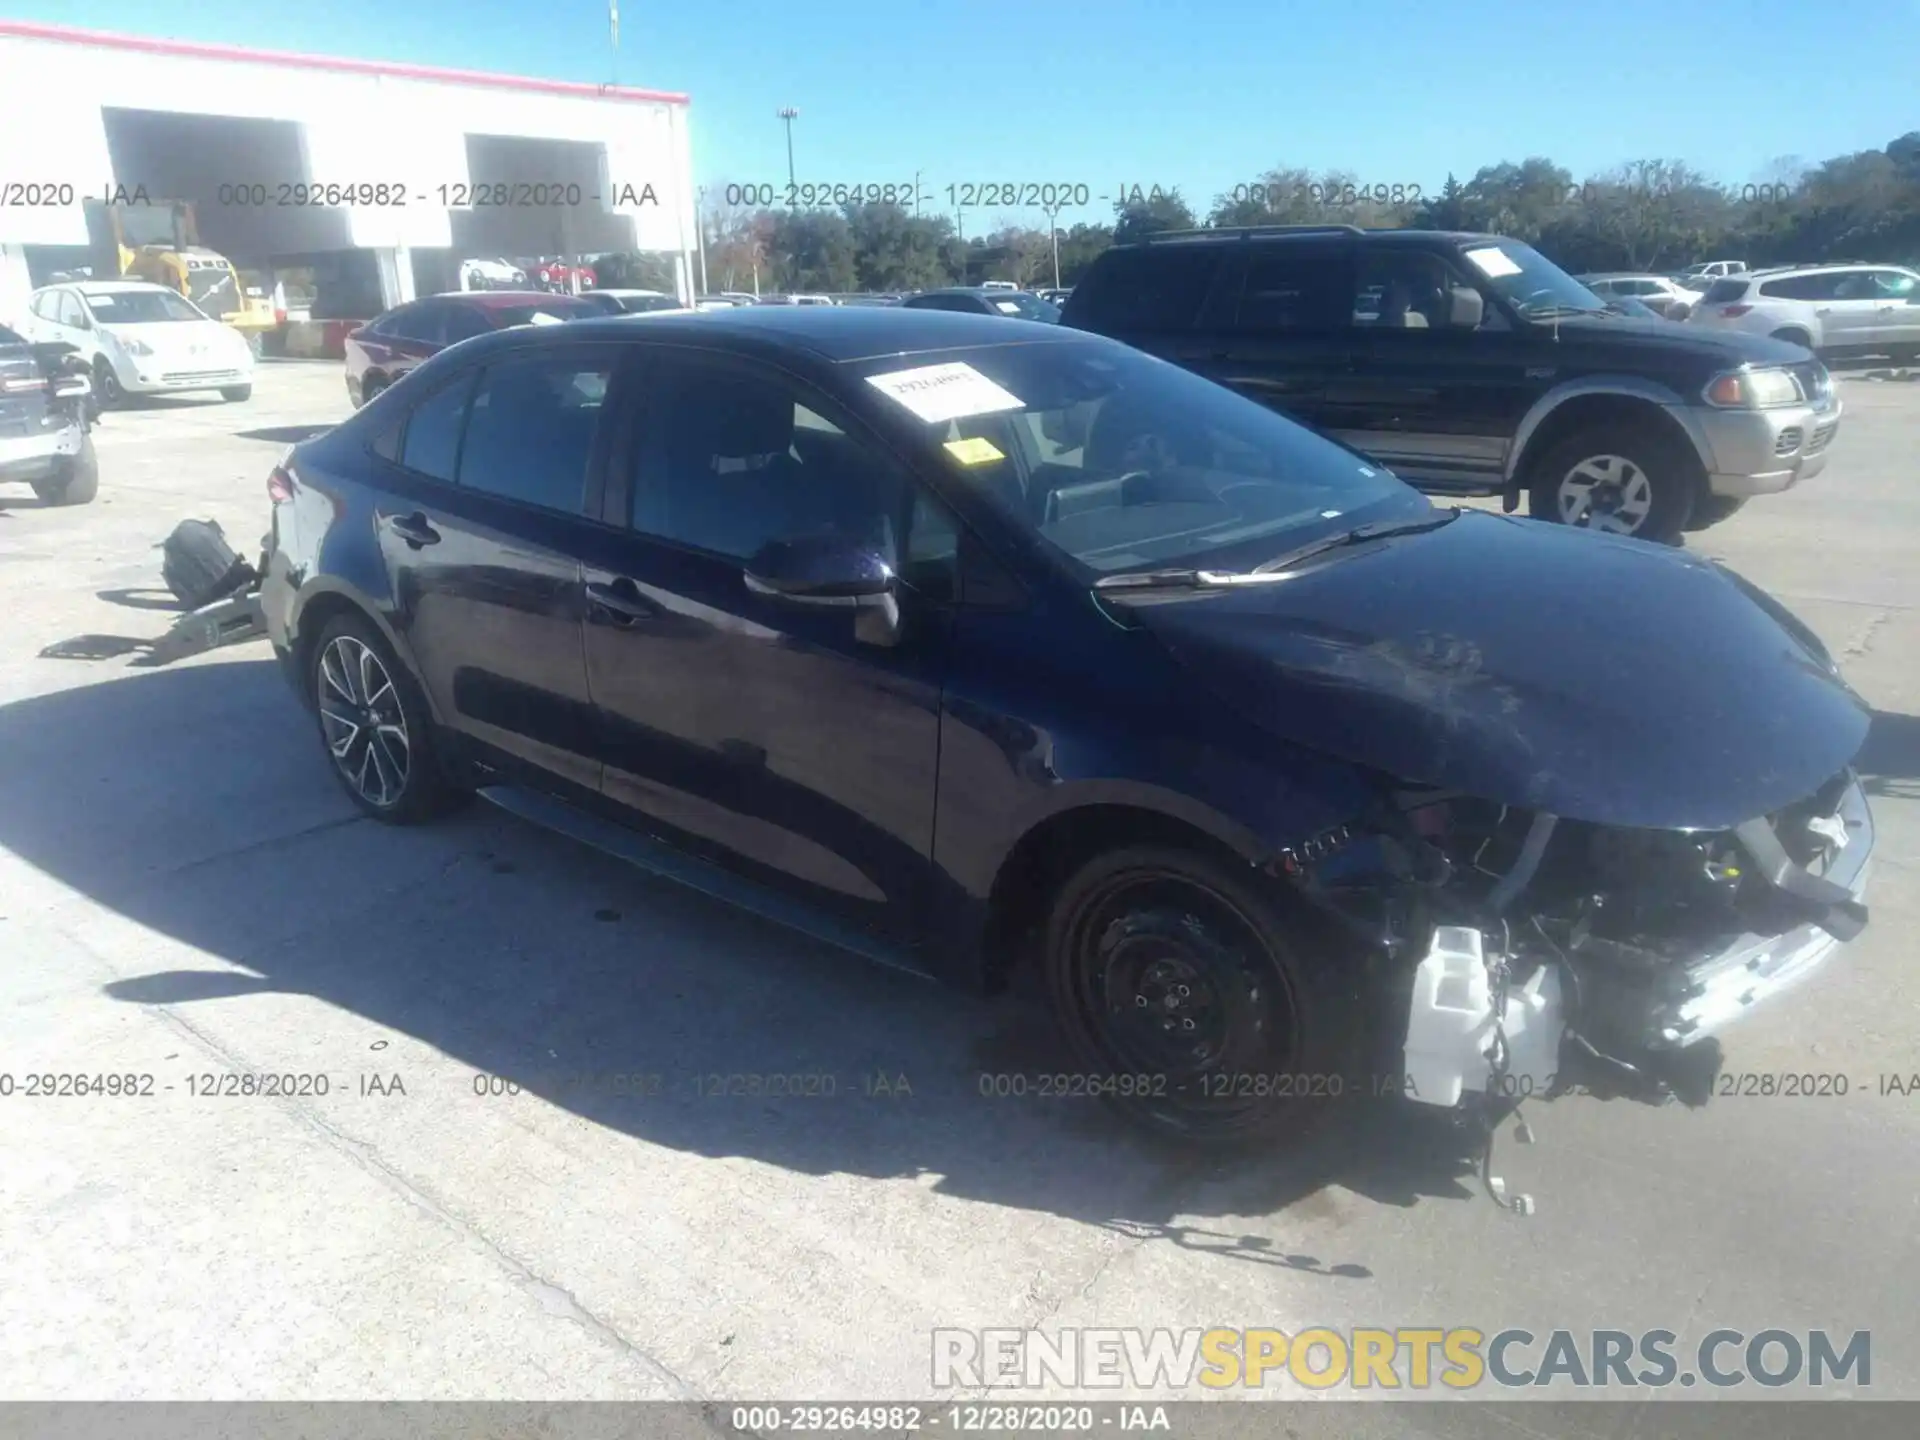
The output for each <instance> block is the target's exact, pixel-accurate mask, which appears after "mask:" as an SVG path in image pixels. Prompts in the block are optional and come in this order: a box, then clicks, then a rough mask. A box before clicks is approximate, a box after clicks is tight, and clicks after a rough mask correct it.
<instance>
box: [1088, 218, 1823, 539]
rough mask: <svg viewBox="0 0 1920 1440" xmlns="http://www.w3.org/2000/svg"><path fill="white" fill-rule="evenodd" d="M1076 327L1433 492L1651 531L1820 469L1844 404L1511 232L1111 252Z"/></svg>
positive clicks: (1761, 343)
mask: <svg viewBox="0 0 1920 1440" xmlns="http://www.w3.org/2000/svg"><path fill="white" fill-rule="evenodd" d="M1062 323H1063V324H1065V325H1069V326H1073V327H1075V328H1078V329H1082V330H1091V331H1094V332H1096V333H1098V334H1102V335H1108V336H1112V337H1113V338H1115V339H1119V340H1125V341H1127V342H1128V343H1129V344H1132V345H1136V346H1138V347H1140V348H1141V349H1144V350H1148V351H1150V352H1152V353H1153V354H1156V355H1159V356H1161V357H1163V358H1165V359H1168V360H1172V361H1175V362H1177V363H1178V364H1181V365H1185V366H1187V367H1188V368H1189V369H1192V370H1194V371H1196V372H1198V373H1199V374H1202V375H1205V376H1207V377H1209V378H1210V379H1214V380H1217V381H1219V382H1220V383H1222V384H1224V385H1228V386H1231V387H1232V388H1234V389H1237V390H1239V391H1240V392H1241V393H1243V394H1245V395H1248V396H1250V397H1252V398H1254V399H1256V400H1259V401H1260V402H1262V403H1263V404H1266V405H1270V406H1272V407H1274V408H1275V409H1277V410H1280V411H1283V412H1284V413H1286V414H1287V415H1289V416H1292V417H1293V418H1295V419H1298V420H1301V421H1303V422H1305V423H1306V424H1309V425H1311V426H1313V427H1314V428H1316V429H1318V430H1321V431H1322V432H1324V433H1326V434H1328V435H1331V436H1333V437H1335V438H1337V439H1339V440H1342V441H1344V442H1346V443H1348V444H1351V445H1353V446H1355V447H1357V448H1358V449H1360V450H1361V451H1363V452H1365V453H1366V454H1368V455H1370V456H1372V457H1373V458H1375V459H1376V460H1378V461H1379V462H1380V463H1381V464H1383V465H1387V466H1390V467H1391V468H1392V469H1393V471H1394V472H1395V473H1396V474H1398V475H1400V476H1402V477H1403V478H1405V479H1406V480H1408V481H1409V482H1411V483H1412V484H1415V485H1417V486H1419V487H1420V488H1421V489H1423V490H1427V491H1430V492H1433V493H1437V494H1443V495H1502V496H1504V497H1505V503H1506V507H1507V509H1508V510H1513V509H1516V508H1518V506H1519V502H1520V499H1521V497H1522V495H1525V496H1526V497H1527V499H1528V502H1529V510H1530V513H1532V514H1534V515H1536V516H1540V517H1542V518H1544V519H1548V520H1555V521H1560V522H1562V523H1566V524H1571V525H1580V526H1586V527H1591V528H1594V529H1601V530H1608V531H1612V532H1613V533H1615V534H1620V535H1634V536H1639V537H1642V538H1645V539H1654V540H1675V539H1677V538H1678V537H1679V535H1680V534H1681V532H1682V531H1684V530H1688V529H1698V528H1701V527H1702V526H1705V525H1708V524H1712V523H1713V522H1715V521H1717V520H1720V519H1723V518H1725V517H1726V516H1728V515H1731V514H1732V513H1733V512H1734V511H1735V510H1736V509H1738V508H1739V507H1740V505H1742V504H1743V503H1745V501H1746V500H1747V499H1748V498H1749V497H1750V496H1754V495H1765V494H1771V493H1773V492H1775V491H1779V490H1785V489H1787V488H1788V487H1790V486H1792V485H1796V484H1799V483H1800V482H1801V481H1803V480H1808V479H1811V478H1812V477H1813V476H1815V475H1818V474H1819V473H1820V471H1821V470H1822V469H1823V468H1825V466H1826V463H1827V455H1828V452H1829V448H1830V446H1831V444H1832V441H1833V437H1834V435H1835V433H1836V432H1837V431H1838V429H1839V426H1840V411H1841V405H1840V400H1839V398H1838V397H1837V396H1836V395H1835V393H1834V390H1833V385H1832V382H1831V379H1830V378H1829V376H1828V374H1827V371H1826V368H1825V367H1824V366H1823V365H1821V364H1820V363H1819V362H1818V361H1816V360H1814V359H1812V358H1811V357H1809V356H1808V355H1807V354H1806V353H1805V352H1804V351H1803V350H1801V349H1800V348H1799V347H1797V346H1793V345H1788V344H1784V343H1782V342H1780V341H1776V340H1771V339H1768V338H1767V337H1765V336H1754V335H1746V334H1741V333H1737V332H1729V331H1710V330H1707V329H1705V328H1704V327H1701V326H1696V325H1689V326H1685V327H1682V326H1678V325H1672V324H1659V325H1655V324H1652V323H1650V322H1648V321H1645V320H1639V319H1633V318H1629V317H1627V316H1624V315H1620V314H1617V313H1615V312H1613V311H1610V310H1609V309H1608V308H1607V307H1606V305H1605V304H1604V302H1603V301H1602V300H1601V299H1600V297H1599V296H1597V295H1595V294H1594V293H1593V292H1592V291H1591V290H1589V289H1587V288H1586V287H1585V286H1584V285H1582V284H1580V283H1579V282H1578V281H1577V280H1575V279H1574V278H1573V277H1572V276H1570V275H1568V274H1567V273H1566V272H1565V271H1563V270H1561V269H1560V268H1559V267H1558V266H1557V265H1555V264H1553V263H1552V262H1551V261H1550V260H1548V259H1546V258H1545V257H1544V256H1542V255H1540V254H1539V253H1538V252H1537V251H1535V250H1533V249H1532V248H1531V247H1529V246H1527V245H1523V244H1521V243H1520V242H1519V241H1516V240H1509V239H1505V238H1503V237H1501V236H1498V235H1469V234H1453V233H1441V232H1436V231H1419V230H1390V231H1388V230H1370V231H1363V230H1361V229H1359V228H1357V227H1355V226H1351V225H1327V226H1305V227H1290V226H1272V227H1255V228H1252V229H1246V230H1203V231H1180V232H1166V233H1163V234H1159V235H1155V236H1152V237H1151V238H1150V239H1148V240H1147V241H1145V242H1143V243H1139V244H1134V245H1123V246H1116V247H1114V248H1112V249H1110V250H1108V251H1106V252H1105V253H1103V254H1102V255H1101V256H1100V257H1099V258H1098V259H1096V260H1095V261H1094V262H1093V264H1092V266H1091V267H1090V268H1089V270H1088V273H1087V274H1086V276H1085V277H1084V278H1083V279H1082V280H1081V281H1080V283H1079V284H1078V285H1077V286H1075V288H1074V292H1073V295H1072V298H1071V299H1069V300H1068V302H1067V306H1066V310H1065V313H1064V315H1063V317H1062Z"/></svg>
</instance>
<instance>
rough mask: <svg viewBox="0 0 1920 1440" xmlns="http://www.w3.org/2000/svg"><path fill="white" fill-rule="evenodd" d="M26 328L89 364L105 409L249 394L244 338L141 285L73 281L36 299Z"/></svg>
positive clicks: (168, 293)
mask: <svg viewBox="0 0 1920 1440" xmlns="http://www.w3.org/2000/svg"><path fill="white" fill-rule="evenodd" d="M29 309H30V312H31V313H30V314H29V315H28V316H27V317H26V321H25V328H26V329H27V330H29V331H30V332H31V334H30V336H29V338H31V339H34V340H57V341H64V342H65V343H66V344H68V345H72V346H74V347H76V348H77V349H78V350H79V351H80V353H81V354H83V355H85V356H86V357H87V363H88V364H89V365H90V366H91V367H92V369H93V385H94V391H95V393H96V395H97V396H98V397H99V401H100V403H101V404H102V405H103V406H111V405H113V404H115V403H116V402H118V401H119V400H121V399H123V398H124V397H125V396H128V395H170V394H173V393H175V392H178V391H186V390H218V391H219V392H220V394H221V397H222V398H223V399H227V400H245V399H246V398H248V397H249V396H250V395H252V394H253V353H252V351H251V350H249V349H248V347H247V340H246V337H245V336H244V335H242V334H241V333H240V332H239V331H237V330H235V329H233V328H232V327H230V326H227V325H222V324H221V323H220V322H219V321H218V320H212V319H209V318H208V317H207V315H206V314H205V313H204V312H203V311H201V310H200V309H199V308H198V307H196V306H195V305H193V304H192V302H190V301H189V300H187V299H186V297H185V296H183V295H181V294H179V293H178V292H177V291H173V290H169V289H167V287H166V286H164V285H152V284H148V283H147V282H146V281H143V280H77V281H73V282H71V283H69V284H64V285H48V286H46V287H44V288H42V289H39V290H36V291H34V292H33V300H32V302H31V305H30V306H29Z"/></svg>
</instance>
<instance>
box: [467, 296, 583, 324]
mask: <svg viewBox="0 0 1920 1440" xmlns="http://www.w3.org/2000/svg"><path fill="white" fill-rule="evenodd" d="M492 313H493V318H494V323H495V324H496V325H499V326H500V327H501V328H503V329H504V328H505V327H507V326H509V325H531V324H532V323H533V321H534V317H535V316H536V315H544V316H546V317H547V318H548V319H550V320H578V319H580V318H582V317H583V316H587V315H601V314H604V313H605V312H604V311H602V310H601V309H599V308H598V307H597V306H594V305H589V304H587V302H586V301H584V300H576V299H574V298H573V297H572V296H571V295H569V296H567V297H565V298H564V299H562V298H559V297H556V298H554V299H552V300H543V301H541V302H540V303H538V304H535V305H496V306H494V307H493V311H492Z"/></svg>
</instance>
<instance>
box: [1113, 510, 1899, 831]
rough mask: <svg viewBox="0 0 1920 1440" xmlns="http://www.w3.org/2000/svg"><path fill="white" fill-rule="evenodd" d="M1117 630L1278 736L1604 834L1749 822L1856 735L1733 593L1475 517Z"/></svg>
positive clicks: (1853, 712) (1760, 617) (1618, 554)
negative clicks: (1162, 653)
mask: <svg viewBox="0 0 1920 1440" xmlns="http://www.w3.org/2000/svg"><path fill="white" fill-rule="evenodd" d="M1104 598H1111V597H1104ZM1769 607H1771V608H1769ZM1128 608H1129V609H1130V610H1131V611H1132V613H1133V614H1134V615H1135V617H1136V618H1137V619H1138V620H1139V622H1140V623H1141V624H1142V625H1144V626H1145V627H1146V628H1147V629H1148V630H1149V631H1150V632H1151V633H1153V634H1154V635H1155V636H1157V637H1158V638H1159V639H1160V641H1161V642H1162V643H1163V644H1164V645H1166V646H1167V647H1168V649H1169V650H1170V651H1171V652H1172V654H1173V655H1174V656H1175V657H1176V659H1178V660H1179V661H1180V662H1182V663H1183V664H1184V665H1185V666H1186V667H1187V668H1188V669H1189V670H1190V672H1192V673H1193V674H1195V676H1196V678H1198V679H1200V680H1201V681H1202V682H1203V683H1204V684H1205V685H1206V687H1207V688H1208V689H1209V690H1211V691H1213V692H1214V693H1215V694H1216V695H1217V696H1218V697H1219V698H1220V700H1221V701H1222V702H1224V703H1226V704H1229V705H1232V706H1235V707H1237V708H1238V709H1240V710H1241V711H1243V712H1244V713H1246V714H1247V715H1248V716H1249V717H1250V718H1251V719H1252V720H1253V721H1254V722H1255V723H1256V724H1259V725H1261V726H1263V727H1265V728H1266V729H1267V731H1268V732H1269V733H1271V734H1274V735H1276V736H1279V737H1281V738H1284V739H1286V740H1289V741H1292V742H1295V743H1297V744H1300V745H1304V746H1307V747H1309V748H1311V749H1314V750H1317V751H1320V752H1322V753H1325V754H1329V755H1334V756H1338V757H1341V758H1344V759H1347V760H1350V761H1352V762H1354V763H1357V764H1361V765H1365V766H1368V767H1370V768H1373V769H1375V770H1378V771H1381V772H1384V773H1386V774H1388V775H1391V776H1393V777H1395V778H1397V779H1399V780H1402V781H1406V782H1411V783H1415V784H1425V785H1436V786H1442V787H1445V788H1447V789H1451V790H1460V791H1465V792H1468V793H1471V794H1474V795H1477V796H1480V797H1482V798H1484V799H1488V800H1492V801H1495V802H1497V803H1500V804H1506V805H1512V806H1515V807H1518V808H1523V809H1528V810H1545V811H1550V812H1552V813H1553V814H1556V815H1560V816H1564V817H1567V818H1571V819H1580V820H1588V821H1593V822H1595V823H1599V824H1610V825H1624V826H1638V827H1647V828H1700V829H1724V828H1727V827H1730V826H1732V825H1736V824H1739V823H1740V822H1742V821H1745V820H1749V819H1751V818H1753V817H1754V816H1756V815H1761V814H1766V813H1769V812H1771V811H1773V810H1775V809H1778V808H1779V807H1780V806H1782V805H1785V804H1788V803H1791V802H1793V801H1796V800H1801V799H1804V798H1805V797H1806V796H1808V795H1810V794H1812V793H1813V792H1814V791H1816V790H1817V789H1819V787H1820V786H1821V785H1822V784H1823V783H1825V782H1826V781H1827V780H1829V779H1831V778H1832V777H1833V776H1834V775H1836V774H1838V773H1839V772H1840V771H1841V770H1842V769H1844V768H1845V767H1846V766H1847V764H1848V763H1849V762H1850V761H1851V760H1852V759H1853V757H1854V756H1855V754H1857V753H1858V751H1859V749H1860V747H1861V745H1862V743H1863V742H1864V741H1865V739H1866V734H1867V722H1868V710H1867V707H1866V706H1865V704H1864V703H1863V702H1862V701H1861V700H1860V699H1859V697H1858V696H1856V695H1855V694H1854V693H1853V692H1852V690H1850V689H1849V688H1848V687H1847V686H1846V684H1845V682H1843V681H1842V680H1841V679H1840V678H1839V675H1838V673H1837V672H1836V671H1835V669H1834V667H1833V664H1832V661H1831V660H1830V659H1829V658H1828V656H1827V654H1826V652H1825V650H1824V649H1823V648H1822V647H1821V646H1820V644H1819V642H1818V641H1817V640H1815V639H1814V638H1813V636H1812V634H1811V632H1809V631H1806V630H1805V629H1804V627H1801V626H1799V625H1798V622H1796V621H1794V620H1793V619H1792V617H1791V616H1790V615H1788V614H1787V613H1786V612H1785V611H1784V610H1780V609H1779V608H1778V607H1777V606H1776V605H1775V604H1774V602H1772V601H1771V600H1768V599H1767V598H1766V597H1764V596H1761V595H1759V593H1758V592H1757V591H1754V590H1753V589H1752V587H1750V586H1749V585H1748V584H1747V582H1745V581H1744V580H1741V579H1740V578H1739V577H1737V576H1735V575H1733V574H1732V573H1731V572H1729V571H1727V570H1724V569H1722V568H1721V567H1720V566H1718V565H1716V564H1714V563H1712V562H1710V561H1706V560H1702V559H1699V558H1697V557H1694V556H1690V555H1688V554H1686V553H1685V552H1684V551H1680V550H1676V549H1669V548H1667V547H1665V546H1657V545H1652V544H1649V543H1646V542H1644V541H1637V540H1628V539H1621V538H1618V537H1613V536H1607V535H1600V534H1596V533H1593V532H1591V531H1585V530H1573V529H1567V528H1564V527H1561V526H1557V525H1551V524H1548V523H1546V522H1542V521H1532V520H1521V519H1517V518H1510V517H1506V516H1500V515H1493V514H1489V513H1486V512H1481V511H1472V510H1469V511H1465V512H1464V513H1462V514H1461V516H1460V517H1459V518H1458V519H1456V520H1454V521H1453V522H1451V523H1450V524H1447V525H1444V526H1442V527H1441V528H1439V529H1437V530H1432V531H1428V532H1425V533H1420V534H1410V535H1404V536H1399V537H1394V538H1390V539H1387V540H1382V541H1377V542H1372V543H1369V544H1366V545H1364V546H1360V547H1355V548H1351V549H1346V550H1340V551H1335V552H1332V553H1331V554H1330V555H1328V556H1326V557H1325V558H1324V560H1315V561H1310V562H1308V566H1307V568H1305V569H1303V570H1301V571H1300V572H1299V573H1297V574H1295V575H1292V576H1290V577H1289V578H1286V579H1283V580H1278V581H1275V582H1272V583H1269V584H1260V585H1247V586H1239V587H1233V588H1230V589H1222V590H1212V591H1208V590H1200V591H1179V592H1169V591H1163V592H1153V593H1150V594H1148V595H1146V596H1145V598H1143V599H1140V600H1137V601H1134V602H1131V603H1130V604H1129V606H1128Z"/></svg>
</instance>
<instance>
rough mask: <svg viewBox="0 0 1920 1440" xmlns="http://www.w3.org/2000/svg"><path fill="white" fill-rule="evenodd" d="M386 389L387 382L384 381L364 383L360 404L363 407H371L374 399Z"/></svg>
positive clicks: (361, 389) (375, 380)
mask: <svg viewBox="0 0 1920 1440" xmlns="http://www.w3.org/2000/svg"><path fill="white" fill-rule="evenodd" d="M386 388H387V386H386V382H385V381H383V380H379V379H373V380H368V381H365V382H363V383H362V385H361V386H360V403H361V404H362V405H363V406H364V405H371V404H372V403H373V401H374V397H375V396H377V395H378V394H379V393H380V392H381V391H382V390H384V389H386Z"/></svg>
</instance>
